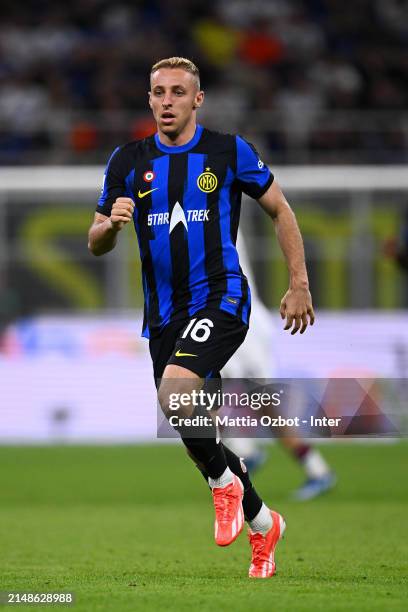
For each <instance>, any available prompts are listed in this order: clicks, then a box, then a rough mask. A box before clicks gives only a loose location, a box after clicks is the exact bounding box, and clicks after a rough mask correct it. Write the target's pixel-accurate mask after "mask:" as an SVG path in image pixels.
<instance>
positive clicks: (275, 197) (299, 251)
mask: <svg viewBox="0 0 408 612" xmlns="http://www.w3.org/2000/svg"><path fill="white" fill-rule="evenodd" d="M258 202H259V204H260V205H261V206H262V208H263V209H264V210H265V211H266V212H267V213H268V215H269V216H270V217H271V218H272V220H273V222H274V224H275V230H276V234H277V237H278V241H279V244H280V247H281V249H282V252H283V254H284V256H285V259H286V263H287V266H288V269H289V289H288V291H287V292H286V293H285V295H284V296H283V298H282V301H281V304H280V309H279V310H280V314H281V317H282V319H285V318H286V325H285V328H284V329H285V330H288V329H291V330H292V331H291V334H292V335H293V334H296V332H297V331H298V330H299V329H300V333H301V334H303V332H304V331H305V330H306V328H307V326H308V324H309V321H310V325H313V323H314V320H315V316H314V312H313V306H312V297H311V295H310V291H309V280H308V276H307V270H306V263H305V251H304V247H303V240H302V236H301V233H300V230H299V226H298V224H297V221H296V217H295V214H294V212H293V211H292V209H291V207H290V206H289V204H288V202H287V200H286V198H285V196H284V195H283V193H282V191H281V189H280V187H279V185H278V183H277V182H276V180H274V181H273V183H272V185H271V186H270V187H269V188H268V190H267V191H266V192H265V193H264V194H263V195H262V196H261V197H260V198H259V199H258ZM292 326H293V327H292Z"/></svg>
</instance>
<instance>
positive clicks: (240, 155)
mask: <svg viewBox="0 0 408 612" xmlns="http://www.w3.org/2000/svg"><path fill="white" fill-rule="evenodd" d="M236 146H237V173H236V178H237V180H238V182H239V183H240V186H241V189H242V191H243V192H244V193H246V194H247V195H249V196H250V197H251V198H254V199H255V200H258V199H259V198H260V197H261V196H263V194H264V193H265V192H266V191H267V190H268V189H269V187H270V185H272V182H273V178H274V177H273V174H272V172H271V171H270V170H269V168H268V166H266V165H265V164H264V162H263V161H262V160H261V158H260V157H259V155H258V152H257V150H256V149H255V147H254V146H253V145H252V144H250V143H249V142H247V141H246V140H245V139H244V138H241V136H236Z"/></svg>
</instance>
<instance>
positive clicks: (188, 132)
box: [157, 122, 197, 147]
mask: <svg viewBox="0 0 408 612" xmlns="http://www.w3.org/2000/svg"><path fill="white" fill-rule="evenodd" d="M196 128H197V124H196V122H194V123H192V124H191V125H187V126H186V127H185V128H184V129H183V131H182V132H181V133H180V134H164V133H163V132H162V131H161V130H159V129H158V130H157V133H158V135H159V140H160V142H161V143H162V144H164V145H166V146H167V147H181V146H182V145H185V144H186V143H187V142H190V140H191V139H192V138H193V137H194V134H195V131H196Z"/></svg>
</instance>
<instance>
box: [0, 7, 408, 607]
mask: <svg viewBox="0 0 408 612" xmlns="http://www.w3.org/2000/svg"><path fill="white" fill-rule="evenodd" d="M23 4H24V5H23V6H21V5H20V4H18V3H15V2H12V1H11V0H2V2H1V3H0V406H1V407H0V445H1V446H0V466H1V498H2V507H1V510H0V515H1V521H0V525H1V527H0V529H1V540H2V547H1V551H0V553H1V565H2V572H1V574H2V576H1V578H0V590H1V588H7V589H12V590H26V589H27V588H31V590H38V589H40V588H41V589H43V590H44V589H45V590H50V589H51V590H53V591H56V590H58V589H64V590H68V589H70V588H71V589H74V590H75V591H76V592H77V593H78V597H79V599H78V605H77V609H83V610H86V611H87V612H88V611H89V610H94V609H95V610H97V609H98V610H102V609H103V610H128V609H129V610H135V609H150V607H152V608H154V609H163V608H164V607H166V609H168V610H172V609H176V607H177V610H187V609H188V610H191V601H192V598H193V597H195V596H196V595H197V593H198V594H199V595H200V597H201V599H199V601H198V603H197V606H198V607H199V608H200V610H203V611H204V610H209V611H210V610H213V609H215V607H217V609H225V599H224V598H225V594H226V593H227V594H228V597H229V598H230V599H229V600H228V602H229V604H230V605H231V607H232V606H233V607H234V608H235V609H236V610H243V609H245V610H247V609H248V603H249V605H252V607H253V608H254V609H256V610H263V609H265V610H266V609H270V608H271V607H273V608H274V609H276V610H278V609H279V610H283V609H285V610H286V609H287V610H299V611H300V610H314V611H315V610H325V611H326V610H329V609H335V610H340V609H344V602H347V606H348V609H355V610H358V611H359V612H361V611H362V610H367V612H368V611H369V612H372V611H373V610H383V609H390V610H391V609H392V610H397V609H398V610H399V609H401V610H402V609H405V607H404V603H403V599H402V595H401V591H400V588H401V585H402V580H403V578H402V576H403V573H402V568H403V542H404V539H403V526H404V525H406V520H405V517H406V498H407V495H406V490H405V488H404V465H405V470H406V460H407V446H406V443H404V442H397V441H394V442H395V444H389V445H388V444H382V445H378V446H375V445H374V444H373V445H370V446H368V445H359V444H353V445H346V444H337V445H336V444H327V445H326V446H325V448H324V453H325V454H326V455H327V457H328V459H329V461H330V462H331V465H332V466H333V469H334V470H335V471H336V473H337V474H338V476H339V487H338V489H337V490H336V491H334V492H332V493H331V494H330V496H328V497H327V498H326V500H319V501H318V502H317V503H316V504H314V503H313V504H311V506H306V507H305V506H303V507H302V508H301V509H300V508H299V507H296V505H295V504H294V503H293V502H292V503H290V502H288V501H287V495H288V492H289V490H290V489H291V488H293V487H294V485H295V482H296V480H299V478H300V474H299V472H297V471H296V468H295V467H294V465H292V464H291V463H290V462H289V460H287V459H286V458H285V457H284V456H283V455H282V453H281V451H280V450H279V449H273V451H272V455H273V457H274V459H275V461H274V462H270V463H269V464H267V465H266V466H265V467H264V468H263V470H262V471H261V472H260V474H259V475H256V478H257V479H259V480H257V482H260V484H261V485H262V488H261V490H262V491H266V495H267V496H268V499H271V500H272V499H273V500H274V503H277V504H278V506H279V508H282V511H283V512H284V513H285V514H286V516H287V517H288V518H289V525H290V527H291V530H292V529H293V531H291V533H293V536H292V537H293V540H292V541H290V540H289V546H288V547H287V548H286V549H283V550H282V557H280V558H282V560H284V561H285V563H283V571H282V577H281V576H278V577H277V578H276V580H275V579H274V585H273V586H274V589H273V593H271V589H269V591H268V595H267V597H266V596H265V591H264V590H263V589H262V588H260V589H259V590H258V589H256V592H255V590H254V589H253V588H252V585H248V584H247V581H246V582H245V566H244V565H243V562H242V558H241V557H238V556H237V555H236V553H235V556H234V555H232V556H231V557H229V560H230V561H229V562H228V563H231V565H228V563H227V562H226V561H225V557H224V556H222V554H221V553H222V551H221V552H220V551H215V552H214V551H212V549H211V553H210V549H209V544H208V542H209V541H210V538H211V524H210V523H211V520H210V518H209V517H210V513H211V510H210V506H209V505H208V503H209V502H208V500H207V497H206V496H207V491H206V490H205V487H204V486H202V487H201V488H200V485H199V484H197V476H196V474H195V472H194V469H193V468H192V466H190V464H188V462H186V460H185V457H184V456H183V453H181V452H180V453H179V452H177V454H176V453H175V451H179V449H176V448H173V447H170V446H169V447H167V446H165V445H162V446H161V447H160V448H159V447H158V446H157V444H155V443H156V442H157V440H156V411H155V396H154V388H153V380H152V373H151V365H150V360H149V357H148V354H147V353H148V348H147V343H146V342H145V341H144V340H142V339H141V338H140V327H141V308H142V292H141V286H140V278H139V274H140V273H139V263H138V249H137V244H136V239H135V237H134V236H133V232H132V229H131V228H127V229H126V231H124V232H123V235H121V237H120V238H121V239H120V241H119V244H118V246H117V248H116V249H115V250H114V251H113V252H112V253H110V254H108V255H106V256H104V257H103V258H95V257H92V256H91V255H90V254H89V253H88V250H87V231H88V228H89V225H90V223H91V220H92V218H93V214H94V208H95V203H96V201H97V198H98V195H99V190H100V187H101V183H102V177H103V171H104V166H105V164H106V161H107V159H108V157H109V155H110V153H111V151H112V150H113V148H114V147H116V146H117V145H118V144H121V143H124V142H127V141H129V140H132V139H137V138H142V137H144V136H145V135H148V134H150V133H152V131H154V125H153V123H152V118H151V115H150V112H149V110H148V108H147V90H148V74H149V69H150V66H151V65H152V63H153V62H154V61H156V60H158V59H160V58H162V57H166V56H172V55H185V56H187V57H190V58H191V59H193V60H194V61H195V62H196V63H197V64H198V66H199V67H200V69H201V73H202V84H203V88H204V90H205V92H206V102H205V106H204V108H203V110H202V112H201V114H200V116H199V121H200V122H201V123H203V124H204V125H206V126H207V127H210V128H214V129H219V130H221V131H233V132H236V131H237V132H240V133H242V134H243V135H244V136H245V137H246V138H247V139H248V140H250V141H252V142H253V143H254V144H255V145H256V146H257V148H258V149H259V151H260V153H261V156H262V158H263V160H264V161H265V162H267V163H268V164H269V165H270V166H271V168H272V170H273V172H274V173H275V175H276V177H277V179H278V180H279V182H280V184H281V185H282V187H283V189H284V191H285V193H286V195H287V196H288V199H289V201H290V202H291V204H292V205H293V208H294V209H295V211H296V214H297V217H298V220H299V224H300V226H301V230H302V233H303V236H304V239H305V246H306V253H307V259H308V267H309V273H310V281H311V289H312V294H313V297H314V302H315V307H316V313H317V323H316V326H315V327H314V328H313V329H312V330H308V331H307V333H306V334H305V335H304V336H302V337H300V338H299V337H289V336H287V335H286V334H284V333H283V331H281V327H282V324H281V321H280V319H279V318H278V316H277V312H278V311H277V307H278V304H279V301H280V299H281V296H282V294H283V293H284V291H285V289H286V286H287V273H286V269H285V265H284V262H283V259H282V256H281V254H280V252H279V248H278V246H277V243H276V239H275V237H274V231H273V226H272V223H270V222H266V217H265V216H264V215H263V213H262V211H261V210H260V209H259V207H257V206H256V205H255V203H254V202H251V201H245V202H243V207H242V219H243V222H242V227H243V229H244V234H245V238H246V243H247V247H248V250H249V254H250V258H251V263H252V266H253V269H254V274H255V277H256V281H257V285H258V289H259V293H260V295H261V297H262V299H263V300H264V302H265V304H266V305H267V307H268V308H269V309H270V311H271V313H272V316H273V317H274V318H275V322H276V330H275V333H274V341H273V344H272V345H271V348H270V351H271V363H274V364H275V366H276V374H277V375H279V376H281V377H285V376H290V377H311V378H313V377H320V378H330V377H335V376H345V377H349V378H353V377H359V378H382V379H384V378H386V379H395V380H398V381H399V383H398V384H397V387H396V388H397V395H395V393H394V395H391V396H389V397H388V398H385V396H384V398H381V397H380V398H378V397H376V398H375V399H376V401H377V400H378V401H379V402H380V406H382V405H381V401H382V399H384V401H385V399H386V401H388V402H390V401H391V403H392V402H395V405H397V406H398V411H399V412H400V413H403V414H405V415H406V414H407V397H408V390H407V384H406V380H407V379H408V325H407V323H408V316H407V306H408V285H407V282H408V275H407V274H406V271H404V270H403V269H402V268H401V267H399V266H398V265H397V261H396V259H398V257H399V255H401V253H403V250H404V248H405V249H406V247H407V244H408V227H407V224H408V220H407V219H408V217H407V209H408V197H407V193H408V189H407V188H408V173H407V171H406V162H407V159H408V90H407V86H406V85H407V71H408V5H407V2H404V1H401V0H387V1H384V0H354V1H353V3H352V6H348V4H347V3H344V2H343V1H341V0H251V1H248V0H214V1H213V2H208V0H207V1H205V2H204V1H201V0H146V1H144V0H134V1H127V0H119V1H118V2H115V3H113V2H107V1H105V0H71V1H70V2H69V3H64V4H61V3H55V2H51V1H48V0H30V1H27V2H24V3H23ZM407 257H408V256H407ZM399 258H400V260H401V257H399ZM407 261H408V259H407ZM119 373H120V375H119ZM118 376H120V382H118ZM88 442H90V443H92V445H93V446H92V447H88V446H82V447H78V446H76V445H75V444H74V445H73V446H70V445H69V444H68V443H88ZM139 442H144V443H146V446H137V445H136V444H135V443H139ZM147 443H151V446H150V447H149V446H148V445H147ZM33 444H34V445H38V448H27V445H33ZM118 444H120V445H121V446H120V447H115V445H118ZM126 444H127V445H128V446H126ZM97 445H100V448H99V447H98V446H97ZM48 446H49V448H48ZM285 461H286V463H285ZM163 465H166V466H167V467H168V468H169V470H172V473H173V474H174V473H177V474H178V477H177V479H175V482H173V481H172V479H171V477H170V474H166V477H165V478H164V479H163V478H162V466H163ZM278 467H279V468H280V469H278ZM405 475H406V471H405ZM157 482H160V483H161V484H160V488H159V489H158V488H157ZM180 500H182V501H180ZM205 504H207V506H206V505H205ZM163 512H165V515H166V517H169V520H170V521H171V524H172V529H171V530H169V529H167V527H166V525H164V523H163ZM192 517H193V518H192ZM197 521H201V522H200V525H201V526H202V527H203V530H201V529H197ZM140 525H142V526H143V529H142V530H140ZM158 525H159V526H160V528H159V529H158ZM305 525H307V529H305V528H304V526H305ZM136 527H137V531H135V529H136ZM142 532H143V533H142ZM152 533H155V534H156V536H157V538H156V539H155V537H156V536H155V537H153V536H152V535H151V534H152ZM373 534H375V537H374V536H373ZM290 537H291V536H290V534H289V539H290ZM186 538H187V539H188V541H189V544H190V546H191V549H187V548H186V547H185V540H186ZM163 541H166V542H168V546H164V547H163V544H162V543H163ZM242 546H244V545H243V544H241V543H240V544H238V545H237V547H238V548H237V549H235V550H239V547H242ZM207 549H208V550H207ZM379 551H381V553H380V552H379ZM189 555H193V556H192V557H191V558H189ZM379 555H380V557H381V558H380V559H379ZM179 560H181V561H179ZM379 560H380V561H381V564H380V565H379ZM304 561H306V562H304ZM180 562H181V564H180V565H177V564H178V563H180ZM302 562H304V563H302ZM158 568H159V569H158ZM190 568H191V569H190ZM231 568H232V569H231ZM232 572H234V574H232ZM135 576H137V579H136V578H135ZM235 576H242V579H241V578H236V577H235ZM400 576H401V581H400V580H399V577H400ZM215 578H216V579H217V580H218V582H217V585H218V586H217V592H216V593H214V587H213V584H214V579H215ZM160 580H162V581H163V582H160ZM136 586H139V587H141V588H142V587H143V590H140V589H139V590H137V589H135V588H134V587H136ZM257 586H258V585H257ZM259 586H261V587H262V586H267V585H259ZM132 589H133V591H132ZM244 590H245V591H244ZM136 592H137V598H138V599H137V600H135V595H134V594H135V593H136ZM244 592H245V593H246V595H245V598H244V599H245V601H244V602H243V600H242V593H244ZM334 592H335V593H336V596H335V595H334ZM81 602H82V603H81ZM118 602H119V603H118ZM405 603H406V600H405ZM244 606H245V608H244ZM376 606H377V607H376Z"/></svg>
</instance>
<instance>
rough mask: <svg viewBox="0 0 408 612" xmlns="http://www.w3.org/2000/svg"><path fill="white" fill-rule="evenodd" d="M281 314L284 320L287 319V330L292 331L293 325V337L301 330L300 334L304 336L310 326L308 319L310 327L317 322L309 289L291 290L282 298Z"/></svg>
mask: <svg viewBox="0 0 408 612" xmlns="http://www.w3.org/2000/svg"><path fill="white" fill-rule="evenodd" d="M279 312H280V315H281V317H282V319H285V318H286V325H285V327H284V329H285V330H287V329H291V327H292V325H293V329H292V331H291V332H290V333H291V334H292V336H293V334H296V332H297V331H299V329H300V333H301V334H303V332H304V331H305V330H306V327H307V326H308V324H309V321H308V317H309V320H310V325H313V323H314V320H315V315H314V312H313V306H312V296H311V295H310V291H309V289H306V288H303V287H299V288H296V289H289V290H288V291H287V292H286V293H285V295H284V296H283V298H282V301H281V304H280V309H279Z"/></svg>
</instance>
